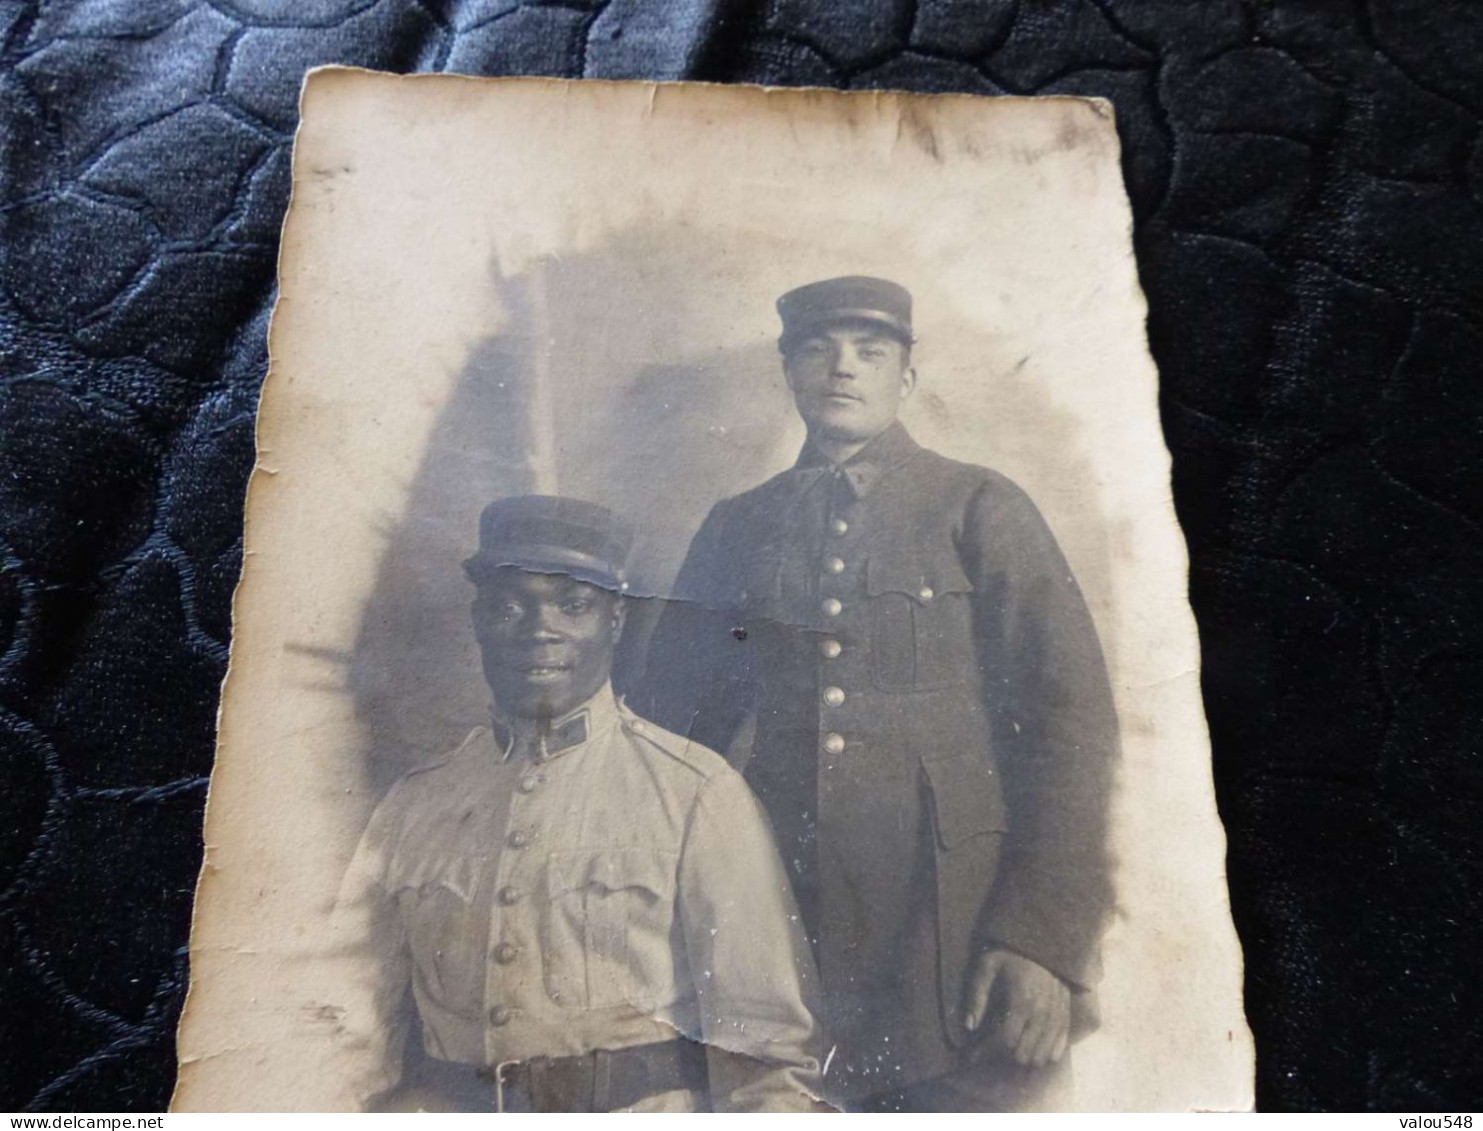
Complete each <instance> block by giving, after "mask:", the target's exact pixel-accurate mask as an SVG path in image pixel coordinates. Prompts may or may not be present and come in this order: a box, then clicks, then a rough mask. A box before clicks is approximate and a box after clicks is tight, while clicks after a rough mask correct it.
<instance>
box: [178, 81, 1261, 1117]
mask: <svg viewBox="0 0 1483 1131" xmlns="http://www.w3.org/2000/svg"><path fill="white" fill-rule="evenodd" d="M1130 226H1131V218H1130V214H1129V209H1128V204H1127V199H1126V196H1125V194H1124V190H1123V185H1122V179H1121V172H1120V168H1119V148H1118V140H1117V131H1116V126H1115V123H1114V121H1113V119H1112V111H1111V109H1110V107H1109V106H1108V105H1107V104H1106V103H1105V102H1100V101H1096V100H1086V99H1074V98H1054V99H982V98H974V97H967V96H937V97H921V96H912V95H905V94H895V93H886V92H873V93H848V94H846V93H838V92H832V91H820V90H788V91H782V90H767V89H759V88H745V87H713V86H703V85H686V84H674V85H664V84H654V83H586V82H580V83H571V82H558V81H547V80H536V79H512V80H479V79H462V78H452V77H418V78H397V77H391V76H386V75H378V74H373V73H369V72H358V71H350V70H340V69H331V70H326V71H319V72H315V73H314V74H313V75H312V76H311V78H310V80H309V82H308V85H307V87H306V90H305V94H304V102H303V124H302V126H301V128H300V131H299V135H298V138H297V141H296V144H295V150H294V192H293V202H292V206H291V209H290V213H289V218H288V221H287V224H286V227H285V230H284V238H283V251H282V261H281V268H280V283H281V292H280V298H279V301H278V306H277V309H276V311H275V314H274V318H273V326H272V331H271V340H270V347H271V358H272V361H271V372H270V374H269V376H268V379H267V383H266V385H265V388H264V392H263V400H262V406H261V411H260V417H259V426H258V443H259V455H258V463H257V468H256V470H255V472H254V475H253V478H252V484H251V488H250V493H249V499H248V506H247V519H246V522H247V533H246V560H245V564H244V569H243V577H242V582H241V586H240V588H239V590H238V593H237V598H236V605H235V627H234V639H233V651H232V661H231V669H230V674H229V677H228V680H227V684H226V689H225V696H224V701H223V707H222V714H221V727H220V738H219V750H218V759H217V764H216V768H215V772H214V774H213V778H212V784H211V794H210V801H209V807H208V816H207V825H206V840H207V857H206V864H205V867H204V870H203V873H202V877H201V883H200V888H199V893H198V897H197V907H196V921H195V927H194V932H193V936H192V944H191V990H190V997H189V1001H188V1004H187V1009H186V1015H185V1018H184V1020H183V1022H182V1026H181V1031H180V1077H179V1084H178V1088H177V1092H176V1097H175V1107H176V1109H177V1110H338V1109H355V1110H394V1111H418V1110H427V1111H470V1110H472V1111H620V1110H632V1111H696V1110H721V1111H818V1112H828V1111H831V1110H845V1111H969V1112H988V1111H1034V1110H1058V1109H1059V1110H1083V1111H1100V1110H1109V1111H1111V1110H1133V1111H1139V1110H1193V1109H1245V1108H1248V1107H1249V1106H1250V1104H1251V1088H1252V1050H1251V1042H1250V1036H1249V1033H1248V1032H1247V1029H1246V1026H1245V1022H1244V1020H1243V1015H1242V1009H1241V960H1240V952H1239V949H1238V947H1237V943H1236V939H1235V935H1234V932H1233V930H1232V927H1231V922H1230V915H1229V910H1228V906H1227V893H1226V885H1225V876H1224V856H1225V842H1224V836H1223V833H1222V829H1221V826H1220V823H1219V820H1218V817H1217V814H1216V809H1215V802H1214V797H1213V792H1212V787H1211V780H1210V767H1209V744H1208V738H1207V735H1206V729H1205V723H1204V716H1203V713H1202V708H1201V701H1200V694H1199V651H1198V645H1197V640H1196V634H1195V626H1194V621H1193V619H1192V617H1191V614H1190V611H1189V607H1188V604H1187V601H1186V596H1185V593H1186V586H1187V577H1186V560H1185V550H1184V543H1183V539H1182V537H1181V534H1180V531H1179V528H1178V525H1177V522H1176V519H1175V515H1174V511H1173V507H1172V503H1171V498H1170V487H1169V457H1168V453H1167V451H1166V448H1165V446H1164V441H1163V437H1162V435H1161V433H1160V429H1159V418H1158V397H1157V374H1156V372H1155V369H1154V365H1153V362H1152V360H1151V359H1150V357H1149V354H1148V351H1147V346H1146V342H1145V333H1144V320H1145V313H1146V312H1145V306H1144V300H1143V297H1142V294H1141V292H1140V290H1139V287H1138V280H1137V273H1136V266H1135V262H1134V259H1133V255H1132V247H1131V236H1130Z"/></svg>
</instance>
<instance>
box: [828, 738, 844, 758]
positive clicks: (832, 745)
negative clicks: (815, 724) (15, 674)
mask: <svg viewBox="0 0 1483 1131" xmlns="http://www.w3.org/2000/svg"><path fill="white" fill-rule="evenodd" d="M824 753H825V754H843V753H844V735H842V734H826V735H825V736H824Z"/></svg>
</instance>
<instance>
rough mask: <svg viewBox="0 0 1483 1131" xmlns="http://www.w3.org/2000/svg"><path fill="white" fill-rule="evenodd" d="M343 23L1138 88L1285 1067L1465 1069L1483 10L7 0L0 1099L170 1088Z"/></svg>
mask: <svg viewBox="0 0 1483 1131" xmlns="http://www.w3.org/2000/svg"><path fill="white" fill-rule="evenodd" d="M331 62H343V63H355V64H360V65H363V66H368V67H378V68H386V69H392V70H398V71H411V70H433V71H436V70H447V71H462V72H468V73H474V74H491V75H503V74H544V75H562V76H602V77H645V78H664V79H678V78H694V79H708V80H716V81H748V82H763V83H776V84H814V85H824V86H838V87H877V86H878V87H899V88H905V89H910V90H921V91H937V90H954V91H974V92H980V93H984V94H993V93H1000V92H1013V93H1048V92H1063V93H1073V94H1095V95H1103V96H1105V97H1107V98H1110V99H1111V100H1112V101H1113V102H1114V103H1115V104H1116V107H1117V114H1118V121H1119V124H1120V128H1121V131H1122V136H1123V141H1124V149H1125V163H1126V171H1127V179H1128V185H1129V190H1130V192H1131V194H1132V199H1133V205H1134V210H1135V213H1136V241H1137V254H1138V260H1139V267H1140V270H1141V272H1142V278H1143V282H1144V286H1145V288H1146V290H1147V292H1148V297H1149V302H1150V308H1151V314H1150V324H1149V332H1150V336H1151V339H1152V345H1153V351H1154V354H1155V356H1156V358H1157V361H1158V363H1159V367H1160V370H1161V372H1162V375H1163V382H1164V384H1163V400H1162V409H1163V417H1164V425H1165V428H1166V429H1167V433H1168V438H1169V443H1170V446H1171V447H1172V449H1173V452H1174V460H1175V462H1174V475H1175V492H1176V498H1177V501H1178V506H1179V511H1180V516H1181V519H1182V521H1183V523H1184V526H1185V530H1186V532H1187V534H1188V538H1189V544H1190V550H1191V554H1192V559H1193V575H1192V585H1191V588H1192V597H1193V602H1194V606H1195V611H1196V613H1197V615H1198V617H1199V622H1200V627H1201V631H1202V634H1203V641H1204V648H1205V660H1206V665H1207V666H1206V669H1205V684H1204V686H1205V695H1206V701H1207V706H1208V711H1209V716H1210V723H1211V728H1212V731H1213V735H1214V747H1215V770H1216V777H1217V782H1218V787H1219V795H1220V801H1221V806H1222V812H1223V814H1224V817H1225V820H1226V823H1227V828H1228V831H1229V836H1230V874H1231V882H1232V891H1231V895H1232V899H1233V901H1234V906H1235V914H1236V921H1237V925H1238V928H1239V930H1240V933H1241V937H1242V939H1243V941H1244V944H1245V946H1246V951H1247V958H1248V979H1247V991H1248V1002H1247V1004H1248V1010H1249V1013H1250V1017H1251V1022H1252V1025H1253V1027H1254V1029H1255V1032H1256V1036H1257V1044H1258V1050H1259V1065H1258V1074H1259V1083H1258V1097H1259V1102H1260V1104H1261V1106H1263V1107H1265V1108H1270V1109H1282V1108H1298V1109H1312V1108H1318V1109H1335V1108H1337V1109H1365V1108H1376V1109H1412V1110H1414V1109H1428V1110H1430V1109H1446V1108H1453V1109H1459V1108H1469V1107H1471V1108H1472V1109H1473V1110H1477V1109H1478V1108H1479V1107H1480V1106H1483V1009H1480V1005H1483V978H1480V977H1479V975H1478V969H1479V965H1478V964H1479V961H1480V955H1483V906H1480V902H1483V900H1480V893H1483V883H1480V869H1483V849H1480V831H1483V820H1480V818H1483V805H1480V800H1483V489H1480V488H1483V482H1480V471H1479V466H1480V464H1479V455H1480V444H1479V432H1480V427H1483V380H1480V378H1483V301H1480V300H1483V286H1480V284H1483V254H1480V252H1483V241H1480V237H1483V212H1480V208H1483V140H1480V138H1483V135H1480V123H1483V6H1480V5H1478V4H1468V3H1462V2H1460V0H1459V2H1451V3H1449V2H1444V0H1370V2H1352V3H1351V2H1339V0H980V2H973V0H669V2H661V0H556V2H550V3H535V2H522V0H464V2H460V0H210V2H204V3H202V2H197V0H90V2H89V0H82V2H78V0H50V2H45V3H40V4H37V3H18V2H15V0H0V123H3V124H0V149H3V163H0V174H3V182H0V382H3V384H0V436H3V449H0V742H3V744H4V768H5V769H4V788H3V793H0V809H3V816H0V891H3V895H0V947H3V955H0V971H3V973H0V987H3V988H0V1029H3V1033H0V1108H9V1109H17V1108H30V1109H36V1110H41V1111H65V1110H129V1109H135V1110H143V1109H158V1108H161V1107H163V1106H164V1105H165V1104H166V1102H167V1101H168V1098H169V1094H170V1088H171V1082H172V1078H173V1071H174V1048H173V1037H172V1033H173V1027H174V1024H175V1020H176V1017H177V1015H178V1012H179V1009H180V1005H181V1000H182V995H183V987H184V979H185V976H186V959H185V945H186V936H187V927H188V923H189V915H190V903H191V893H192V888H193V885H194V882H195V877H196V871H197V868H198V866H199V861H200V847H201V846H200V834H199V829H200V822H201V815H202V804H203V801H204V797H205V785H206V775H207V773H208V772H209V770H210V766H211V757H212V742H213V720H214V714H215V711H216V705H217V693H218V684H219V681H220V679H221V677H222V674H223V671H224V666H225V661H226V656H227V646H228V636H229V631H228V630H229V612H230V610H229V598H230V595H231V589H232V585H233V583H234V581H235V578H236V575H237V571H238V567H239V564H240V549H239V536H240V507H241V502H242V494H243V489H244V485H245V483H246V479H247V474H248V470H249V467H250V464H251V461H252V419H253V409H254V404H255V400H256V396H257V391H258V386H259V383H260V381H261V378H262V376H263V373H264V368H265V364H266V358H265V348H264V332H265V329H266V324H267V316H268V312H269V309H270V307H271V304H272V302H273V274H274V258H275V254H276V240H277V235H278V227H279V223H280V220H281V217H282V214H283V210H284V206H285V204H286V200H287V194H288V156H289V144H290V141H291V136H292V131H293V129H294V121H295V113H296V98H297V92H298V88H299V83H300V79H301V77H302V75H303V73H304V70H305V69H306V68H307V67H310V66H312V65H315V64H320V63H331Z"/></svg>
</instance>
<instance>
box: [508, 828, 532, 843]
mask: <svg viewBox="0 0 1483 1131" xmlns="http://www.w3.org/2000/svg"><path fill="white" fill-rule="evenodd" d="M505 843H507V844H508V845H509V846H510V847H511V848H527V847H529V845H530V833H528V832H526V831H525V830H524V829H516V830H515V831H514V832H512V833H511V834H510V837H509V840H507V841H506V842H505Z"/></svg>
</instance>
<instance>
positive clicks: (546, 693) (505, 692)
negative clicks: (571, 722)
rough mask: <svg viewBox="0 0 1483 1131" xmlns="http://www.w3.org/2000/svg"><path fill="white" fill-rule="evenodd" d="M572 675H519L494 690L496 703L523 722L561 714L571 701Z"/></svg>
mask: <svg viewBox="0 0 1483 1131" xmlns="http://www.w3.org/2000/svg"><path fill="white" fill-rule="evenodd" d="M571 688H572V673H571V671H570V670H567V669H562V670H560V671H558V672H546V671H542V672H521V673H520V674H519V675H517V676H512V677H511V678H509V679H504V680H501V681H500V686H498V687H495V688H493V689H492V690H493V691H494V699H495V702H496V703H498V704H499V706H500V709H501V710H502V711H504V712H505V713H507V714H510V715H514V716H515V717H517V718H522V719H544V718H552V717H553V716H555V715H557V714H560V713H562V710H563V705H564V704H565V703H566V702H567V701H568V700H570V699H571V698H572V696H573V692H572V689H571Z"/></svg>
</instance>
